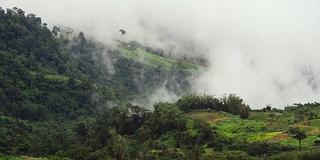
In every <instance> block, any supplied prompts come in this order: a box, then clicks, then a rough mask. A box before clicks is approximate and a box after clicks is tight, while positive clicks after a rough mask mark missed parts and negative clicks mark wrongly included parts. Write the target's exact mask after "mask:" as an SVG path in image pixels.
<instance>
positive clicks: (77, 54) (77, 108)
mask: <svg viewBox="0 0 320 160" xmlns="http://www.w3.org/2000/svg"><path fill="white" fill-rule="evenodd" d="M47 26H48V25H47V24H46V23H42V20H41V18H40V17H37V16H36V15H35V14H28V15H25V12H24V11H23V10H22V9H19V8H13V9H7V10H4V9H2V8H0V124H1V125H0V126H1V129H0V158H1V159H23V158H26V157H27V158H28V157H47V158H48V159H261V158H270V159H282V158H284V157H298V159H299V158H300V159H301V158H302V159H311V158H317V157H319V156H320V153H319V141H320V139H319V136H318V135H319V129H320V128H319V125H318V122H319V118H320V117H319V115H320V105H319V103H308V104H296V105H293V106H288V107H287V108H286V109H285V110H279V109H272V107H271V106H267V107H266V108H264V109H262V110H254V111H253V110H251V109H250V107H249V105H247V104H245V101H244V100H243V99H241V98H240V97H238V96H237V95H235V94H229V95H223V96H222V97H215V96H212V95H206V94H201V95H194V94H190V92H191V83H192V80H193V78H194V77H197V76H198V75H200V74H202V73H203V72H205V71H206V65H207V64H205V61H204V60H201V58H198V59H199V60H196V61H194V60H192V59H188V58H187V57H181V58H179V57H174V58H173V57H171V56H170V55H169V54H168V55H167V54H166V53H164V51H163V50H162V49H158V48H151V47H148V46H143V45H141V44H140V43H138V42H135V41H131V42H123V41H118V45H117V46H109V45H108V44H103V43H101V42H97V41H96V40H94V39H88V38H87V37H86V36H85V33H84V32H79V33H77V34H74V33H73V30H72V29H71V28H68V27H64V28H62V27H61V28H59V27H57V26H54V27H53V28H52V29H49V28H48V27H47ZM158 90H164V91H165V92H160V93H158V92H157V91H158ZM167 95H174V96H175V98H173V99H171V101H170V102H160V101H161V100H162V101H164V100H165V96H167ZM154 97H156V100H159V101H152V99H153V98H154ZM151 103H153V104H151ZM137 104H139V105H137ZM298 140H299V141H298ZM298 142H301V143H302V145H301V146H302V151H301V152H298V151H297V150H298V147H299V146H300V145H299V143H298ZM292 159H294V158H292Z"/></svg>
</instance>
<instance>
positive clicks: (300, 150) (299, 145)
mask: <svg viewBox="0 0 320 160" xmlns="http://www.w3.org/2000/svg"><path fill="white" fill-rule="evenodd" d="M299 149H300V151H301V140H300V139H299Z"/></svg>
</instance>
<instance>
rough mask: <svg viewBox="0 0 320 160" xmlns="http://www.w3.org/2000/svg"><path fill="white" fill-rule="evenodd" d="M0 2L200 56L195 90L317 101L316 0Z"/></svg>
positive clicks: (106, 37)
mask: <svg viewBox="0 0 320 160" xmlns="http://www.w3.org/2000/svg"><path fill="white" fill-rule="evenodd" d="M0 4H1V7H3V8H13V7H18V8H21V9H23V10H24V11H25V12H26V13H27V14H28V13H34V14H36V15H38V16H39V17H41V18H42V21H43V22H46V23H48V26H53V25H58V26H68V27H71V28H73V29H74V30H75V31H80V30H81V31H83V32H84V33H85V34H86V36H92V37H94V38H97V39H98V40H100V41H103V42H105V43H108V44H112V43H114V41H113V40H114V39H121V35H120V34H119V29H124V30H125V31H126V32H127V34H126V35H125V36H124V40H125V41H131V40H135V41H138V42H140V43H142V44H144V45H148V46H151V47H159V48H163V49H164V50H165V51H166V52H171V53H172V54H174V55H175V56H181V55H186V54H187V55H188V57H195V56H197V55H201V56H204V57H205V58H206V59H207V60H208V61H209V62H210V63H209V64H210V65H209V67H208V71H207V72H206V73H204V74H203V75H202V76H201V77H199V78H197V79H196V80H195V81H194V82H193V83H192V84H193V90H194V91H196V92H197V93H206V94H214V95H217V96H221V95H223V94H225V93H234V94H237V95H238V96H240V97H241V98H243V99H244V100H245V101H246V103H247V104H249V105H250V107H251V108H262V107H265V106H266V105H267V104H271V105H272V106H273V107H276V108H283V107H284V106H286V105H291V104H293V103H296V102H297V103H305V102H315V101H317V102H319V101H320V89H319V87H320V86H319V85H320V63H319V62H318V61H319V59H320V53H319V52H320V45H319V44H320V43H319V42H320V1H318V0H307V1H302V0H268V1H259V0H242V1H235V0H202V1H196V0H176V1H169V0H153V1H151V0H108V1H102V0H90V1H84V0H68V1H63V0H55V1H43V0H28V1H23V0H0ZM159 93H161V94H165V93H166V92H165V91H163V92H159ZM161 97H167V96H161ZM164 100H165V99H164Z"/></svg>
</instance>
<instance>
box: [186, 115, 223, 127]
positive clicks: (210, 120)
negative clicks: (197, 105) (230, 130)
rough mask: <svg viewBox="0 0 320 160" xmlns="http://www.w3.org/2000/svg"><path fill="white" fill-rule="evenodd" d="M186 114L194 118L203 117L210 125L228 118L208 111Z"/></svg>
mask: <svg viewBox="0 0 320 160" xmlns="http://www.w3.org/2000/svg"><path fill="white" fill-rule="evenodd" d="M188 116H190V117H191V118H195V119H203V120H205V121H206V122H208V123H209V124H210V125H211V126H212V125H214V124H216V123H217V122H218V121H220V120H225V119H228V118H229V117H228V116H225V115H220V114H219V113H209V112H191V113H188Z"/></svg>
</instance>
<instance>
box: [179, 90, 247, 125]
mask: <svg viewBox="0 0 320 160" xmlns="http://www.w3.org/2000/svg"><path fill="white" fill-rule="evenodd" d="M176 104H177V106H178V107H179V108H180V109H181V110H183V111H185V112H189V111H191V110H201V109H207V110H215V111H225V112H228V113H231V114H236V115H240V117H241V118H243V119H247V118H248V117H249V115H250V110H251V109H250V107H249V106H248V105H246V104H244V102H243V100H242V99H241V98H240V97H238V96H236V95H234V94H230V95H228V96H223V97H222V98H220V99H219V98H215V97H213V96H211V95H205V94H204V95H185V96H183V97H182V98H181V99H179V100H178V101H177V102H176Z"/></svg>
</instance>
